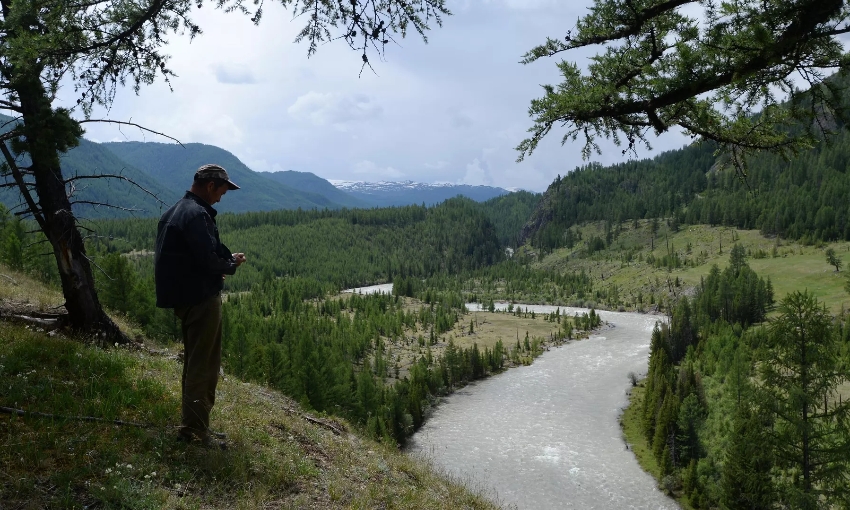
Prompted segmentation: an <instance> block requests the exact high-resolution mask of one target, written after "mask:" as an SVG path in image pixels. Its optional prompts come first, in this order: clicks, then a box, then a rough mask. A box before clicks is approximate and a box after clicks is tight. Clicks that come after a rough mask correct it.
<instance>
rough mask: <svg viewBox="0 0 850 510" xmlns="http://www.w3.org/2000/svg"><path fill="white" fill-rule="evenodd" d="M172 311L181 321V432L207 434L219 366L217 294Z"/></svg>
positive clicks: (219, 337)
mask: <svg viewBox="0 0 850 510" xmlns="http://www.w3.org/2000/svg"><path fill="white" fill-rule="evenodd" d="M174 314H175V315H177V317H178V318H180V321H181V323H182V325H183V347H184V354H183V377H182V379H181V388H182V393H183V398H182V401H183V405H182V407H183V410H182V422H181V428H180V434H181V435H189V434H192V435H195V436H197V437H199V438H205V437H207V436H208V435H209V428H210V411H211V410H212V407H213V405H214V404H215V387H216V385H218V373H219V370H220V369H221V296H220V295H219V294H215V295H214V296H211V297H209V298H207V299H205V300H204V301H202V302H200V303H198V304H196V305H192V306H183V307H177V308H175V309H174Z"/></svg>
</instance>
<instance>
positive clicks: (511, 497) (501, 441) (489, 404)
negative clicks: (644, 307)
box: [407, 303, 678, 510]
mask: <svg viewBox="0 0 850 510" xmlns="http://www.w3.org/2000/svg"><path fill="white" fill-rule="evenodd" d="M507 306H508V305H507V304H506V303H496V308H497V309H499V310H505V309H506V308H507ZM515 306H521V307H522V308H523V309H526V308H528V309H529V311H532V310H533V311H535V312H537V313H550V312H553V311H555V310H556V309H559V310H560V312H561V313H562V314H564V313H566V314H568V315H573V314H575V313H584V312H587V311H588V310H586V309H580V308H569V307H556V306H547V305H524V304H523V305H515ZM467 308H468V309H469V310H470V311H480V310H481V306H480V305H478V304H477V303H471V304H468V305H467ZM597 313H599V314H600V316H601V317H602V319H603V320H604V321H606V322H607V323H608V324H609V326H607V327H605V328H603V329H602V330H601V331H600V332H599V333H598V334H594V335H592V336H591V337H590V338H588V339H585V340H580V341H575V342H571V343H569V344H566V345H564V346H561V347H558V348H553V349H552V350H550V351H549V352H546V353H544V354H543V355H542V356H540V357H539V358H537V359H536V360H535V361H534V363H533V364H532V365H531V366H528V367H518V368H513V369H510V370H507V371H505V372H503V373H502V374H499V375H496V376H494V377H490V378H488V379H484V380H482V381H479V382H477V383H474V384H470V385H469V386H467V387H466V388H464V389H462V390H460V391H458V392H456V393H454V394H453V395H451V396H449V397H447V398H445V399H444V400H443V402H442V403H441V404H440V405H439V406H437V407H436V409H435V410H434V412H433V414H432V415H431V416H430V417H429V418H428V420H427V421H426V422H425V424H424V425H423V426H422V428H421V429H420V430H419V431H418V432H417V433H416V434H414V435H413V437H412V438H411V439H410V441H409V446H408V448H407V449H408V451H409V452H410V453H412V454H414V455H419V456H423V457H426V458H427V459H429V460H430V461H431V462H433V463H434V464H435V465H437V466H439V467H442V468H444V469H445V470H447V471H448V472H450V473H452V474H453V475H455V476H457V477H459V478H460V479H461V480H463V481H465V482H466V483H467V484H468V485H470V486H471V487H480V488H482V489H483V490H484V491H485V492H486V493H488V494H489V495H490V496H491V497H492V498H493V499H494V500H496V501H498V502H500V503H501V504H503V505H505V506H510V507H516V508H518V509H535V510H537V509H541V510H542V509H561V508H580V509H612V510H614V509H617V510H619V509H676V508H678V505H677V504H676V503H675V502H674V501H673V500H672V499H670V498H668V497H666V496H665V495H664V494H663V493H662V492H660V491H659V490H658V489H656V483H655V480H654V479H653V478H652V477H651V476H650V475H649V474H647V473H645V472H644V471H643V470H642V469H641V468H640V466H639V465H638V463H637V460H636V459H635V457H634V455H632V452H630V451H629V450H627V449H626V446H625V443H624V442H623V438H622V432H621V430H620V426H619V422H618V417H619V415H620V413H621V412H622V409H623V407H624V406H625V405H626V404H627V403H628V397H627V395H626V391H627V390H628V387H629V381H628V373H629V372H635V373H644V372H645V371H646V366H647V357H648V354H649V340H650V335H651V333H652V328H653V326H654V325H655V322H656V320H658V319H659V317H657V316H651V315H643V314H636V313H619V312H607V311H598V312H597Z"/></svg>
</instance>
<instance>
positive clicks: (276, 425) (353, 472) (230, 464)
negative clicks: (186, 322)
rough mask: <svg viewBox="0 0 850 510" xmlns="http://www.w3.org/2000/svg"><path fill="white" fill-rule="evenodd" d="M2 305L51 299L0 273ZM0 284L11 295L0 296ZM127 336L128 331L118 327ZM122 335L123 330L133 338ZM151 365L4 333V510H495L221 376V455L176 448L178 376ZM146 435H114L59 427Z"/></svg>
mask: <svg viewBox="0 0 850 510" xmlns="http://www.w3.org/2000/svg"><path fill="white" fill-rule="evenodd" d="M0 274H3V275H6V276H8V277H10V278H11V279H12V280H13V281H14V283H12V281H10V280H9V279H7V278H2V279H3V280H4V281H3V282H0V302H2V303H3V304H4V305H6V306H9V305H11V306H13V307H14V308H15V309H18V310H28V309H33V310H39V311H43V310H49V309H50V308H51V307H56V306H57V305H59V304H61V303H62V298H61V294H60V293H59V292H57V291H55V290H52V289H49V288H46V287H45V286H44V285H42V284H41V283H39V282H38V281H36V280H33V279H31V278H28V277H26V276H25V275H21V274H17V273H14V272H12V271H9V270H8V268H2V267H0ZM6 282H9V283H10V285H7V284H6ZM115 318H116V320H117V321H118V322H119V325H121V326H122V328H124V329H125V331H127V329H126V328H128V327H129V326H128V325H127V323H126V321H123V320H122V319H121V317H115ZM131 333H132V331H131ZM175 358H176V352H175V349H174V346H170V348H165V349H163V351H162V352H161V353H159V354H154V353H151V352H146V351H128V350H124V349H109V350H103V349H100V348H95V347H92V346H89V345H86V344H84V343H83V342H80V341H77V340H76V339H74V338H67V337H63V336H62V335H61V334H58V335H53V334H50V335H48V334H47V333H45V332H43V331H39V330H37V329H32V328H29V327H24V326H20V325H14V324H10V323H5V322H2V321H0V388H2V389H0V406H3V407H11V408H15V409H23V410H26V411H29V412H41V413H48V414H52V415H57V416H58V417H57V418H43V417H35V416H23V417H21V416H16V415H11V414H4V413H0V507H1V508H3V509H4V510H6V509H19V508H21V509H24V508H91V507H97V508H130V509H147V508H151V509H153V508H157V509H158V508H175V509H176V508H240V509H251V508H269V507H271V508H318V509H323V508H432V509H443V508H485V509H488V508H496V505H494V504H493V503H492V502H491V501H489V500H487V499H486V498H485V497H484V496H483V495H482V494H481V493H480V491H477V492H476V491H473V490H470V489H469V488H468V487H466V486H464V485H463V484H462V483H460V482H459V481H457V480H454V479H452V478H451V477H450V476H448V475H445V474H443V473H440V472H438V471H437V470H435V469H434V468H433V467H431V466H429V465H428V464H426V463H425V462H423V461H421V460H417V459H413V458H411V457H409V456H407V455H405V454H403V453H401V452H400V451H399V450H398V449H397V448H396V447H395V446H394V445H385V444H382V443H377V442H374V441H371V440H368V439H365V438H364V437H361V436H359V435H358V433H357V431H356V430H355V429H353V428H352V427H351V426H349V425H348V424H347V423H345V422H342V421H339V420H337V419H335V418H334V419H330V418H327V417H321V416H314V417H311V419H312V420H319V421H321V422H323V423H325V424H333V427H334V428H337V429H342V430H344V432H343V433H341V434H340V435H336V434H335V433H334V432H333V431H332V430H330V427H327V426H322V425H318V424H316V423H315V422H314V421H311V420H308V419H306V418H305V416H308V415H307V413H305V411H304V410H302V409H301V407H300V406H299V404H298V403H296V402H294V401H292V400H291V399H289V398H287V397H285V396H284V395H282V394H280V393H278V392H277V391H275V390H271V389H268V388H265V387H262V386H258V385H254V384H247V383H243V382H241V381H240V380H238V379H236V378H233V377H231V376H225V377H224V378H223V379H222V380H221V381H220V383H219V391H218V393H217V401H216V406H215V408H214V409H213V415H212V425H213V428H215V429H216V430H220V431H222V432H225V433H226V434H227V435H228V442H229V445H230V448H229V449H228V450H227V451H213V450H206V449H203V448H201V447H199V446H195V445H185V444H182V443H178V442H176V441H175V439H176V432H177V426H178V424H179V417H180V398H179V389H180V372H181V369H182V367H181V365H180V364H179V363H178V362H176V361H175ZM80 416H83V417H85V416H88V417H96V418H102V419H105V420H114V419H120V420H123V421H127V422H137V423H143V424H148V425H149V426H148V427H144V428H142V427H135V426H118V425H115V424H112V423H105V422H87V421H80V420H76V419H65V418H61V417H80Z"/></svg>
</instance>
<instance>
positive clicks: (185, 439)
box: [177, 430, 194, 444]
mask: <svg viewBox="0 0 850 510" xmlns="http://www.w3.org/2000/svg"><path fill="white" fill-rule="evenodd" d="M193 439H194V437H193V436H192V433H191V432H183V431H182V430H181V431H180V432H178V433H177V442H178V443H183V444H189V443H191V442H192V440H193Z"/></svg>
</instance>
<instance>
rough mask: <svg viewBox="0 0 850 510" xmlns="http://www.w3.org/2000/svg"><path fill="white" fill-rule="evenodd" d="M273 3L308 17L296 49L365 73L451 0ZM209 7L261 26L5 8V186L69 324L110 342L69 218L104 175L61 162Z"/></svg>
mask: <svg viewBox="0 0 850 510" xmlns="http://www.w3.org/2000/svg"><path fill="white" fill-rule="evenodd" d="M277 3H279V4H281V6H282V7H283V8H287V9H292V11H293V15H294V16H298V17H301V18H302V19H304V20H306V23H305V25H304V27H303V29H302V30H301V31H300V32H299V34H298V36H297V37H296V39H295V41H296V42H301V41H305V42H306V43H307V44H308V45H309V46H308V50H307V53H308V55H311V54H313V53H314V52H315V51H316V49H317V47H318V44H320V43H322V42H325V41H330V40H333V39H342V40H344V41H345V42H346V43H347V44H348V45H349V46H350V47H351V48H352V49H353V50H355V51H357V52H359V53H360V54H361V56H360V58H361V59H362V61H363V67H364V68H365V67H368V66H370V63H369V62H370V61H369V54H373V53H375V52H377V53H382V52H383V50H384V47H385V45H386V44H388V43H390V42H391V41H393V40H394V37H395V36H401V37H403V36H405V35H406V34H407V33H408V32H409V31H411V30H413V31H415V32H417V33H418V34H420V35H421V36H422V37H423V38H425V33H426V31H427V30H428V29H429V23H432V22H435V23H437V24H438V25H440V24H441V23H442V16H444V15H448V14H450V13H449V11H448V10H447V9H446V7H445V6H444V0H346V1H342V0H277ZM204 4H212V5H213V6H214V7H216V8H219V9H223V10H225V11H228V12H236V13H240V12H241V13H243V14H246V15H248V16H250V19H251V21H252V22H254V23H259V22H260V19H261V17H262V12H263V6H264V3H263V1H262V0H259V1H254V2H244V1H243V0H213V1H207V2H205V1H204V0H14V1H13V0H0V9H2V12H0V15H2V21H0V92H1V93H2V99H0V108H2V109H5V110H7V111H11V112H13V113H14V114H15V116H16V118H15V119H14V120H13V121H11V122H9V123H8V124H7V125H5V126H3V129H4V130H3V134H2V135H0V153H2V156H3V158H2V159H0V161H2V162H3V163H2V167H0V186H3V187H7V188H14V189H16V190H17V191H18V192H19V193H20V196H21V208H20V209H19V210H18V211H17V212H18V213H20V214H21V215H28V216H31V217H32V218H33V219H34V220H35V221H36V222H37V224H38V228H39V229H40V230H41V232H42V233H43V234H44V236H45V237H46V239H47V241H49V243H50V246H51V247H52V252H53V255H54V257H55V259H56V263H57V266H58V269H59V275H60V279H61V284H62V292H63V294H64V297H65V308H66V309H67V311H68V315H67V319H68V323H69V325H70V326H71V327H72V329H73V330H75V331H77V332H79V333H83V334H94V335H97V336H98V337H100V338H102V339H104V340H106V341H107V342H109V343H111V342H113V341H116V342H118V341H120V342H124V341H127V338H126V337H125V336H124V335H123V334H122V333H121V332H120V331H119V330H118V328H117V327H116V326H115V324H114V323H113V322H112V320H111V319H110V318H109V317H108V316H107V315H106V314H105V313H104V311H103V308H102V306H101V303H100V301H99V300H98V296H97V292H96V290H95V284H94V279H93V277H92V262H91V260H89V258H88V256H87V255H86V248H85V246H84V237H83V235H82V234H81V231H80V229H81V228H82V227H81V225H80V224H79V221H78V218H77V217H76V216H75V214H74V211H73V206H74V204H75V203H84V202H85V201H84V200H82V199H79V198H77V197H75V195H74V190H75V186H76V181H78V180H81V179H90V178H102V177H108V176H104V175H99V176H98V175H96V176H67V175H64V174H63V172H62V166H61V162H60V155H61V154H62V153H64V152H66V151H67V150H69V149H71V148H73V147H75V146H76V145H78V143H79V139H80V137H81V136H82V135H83V128H82V124H83V123H85V122H95V121H97V119H91V118H90V117H91V114H92V111H93V109H94V108H95V107H97V106H102V107H108V106H109V105H111V103H112V101H113V100H114V98H115V93H116V91H117V90H118V89H119V88H120V87H123V86H129V87H132V88H134V89H135V90H136V92H138V91H139V90H140V88H141V87H142V86H143V85H148V84H151V83H153V82H154V81H155V80H157V79H162V80H165V81H167V82H168V81H169V80H170V79H171V78H173V77H174V76H175V75H174V73H173V72H172V71H171V70H170V69H169V67H168V61H169V56H168V54H167V49H168V46H167V43H168V37H170V36H186V37H190V38H193V37H196V36H198V35H200V34H201V33H202V30H201V27H200V26H198V25H197V24H196V23H194V22H193V21H192V17H191V16H192V11H193V9H195V8H201V7H202V6H203V5H204ZM60 84H61V85H62V86H63V87H64V88H65V89H71V90H73V91H74V92H75V94H77V99H76V102H77V106H76V107H74V108H72V109H66V108H61V107H55V106H54V103H55V102H56V98H57V93H58V91H59V88H60ZM78 117H82V118H78ZM107 122H115V121H107ZM125 124H128V123H125ZM112 177H115V178H119V179H120V178H123V177H122V176H112ZM113 205H115V204H113Z"/></svg>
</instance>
